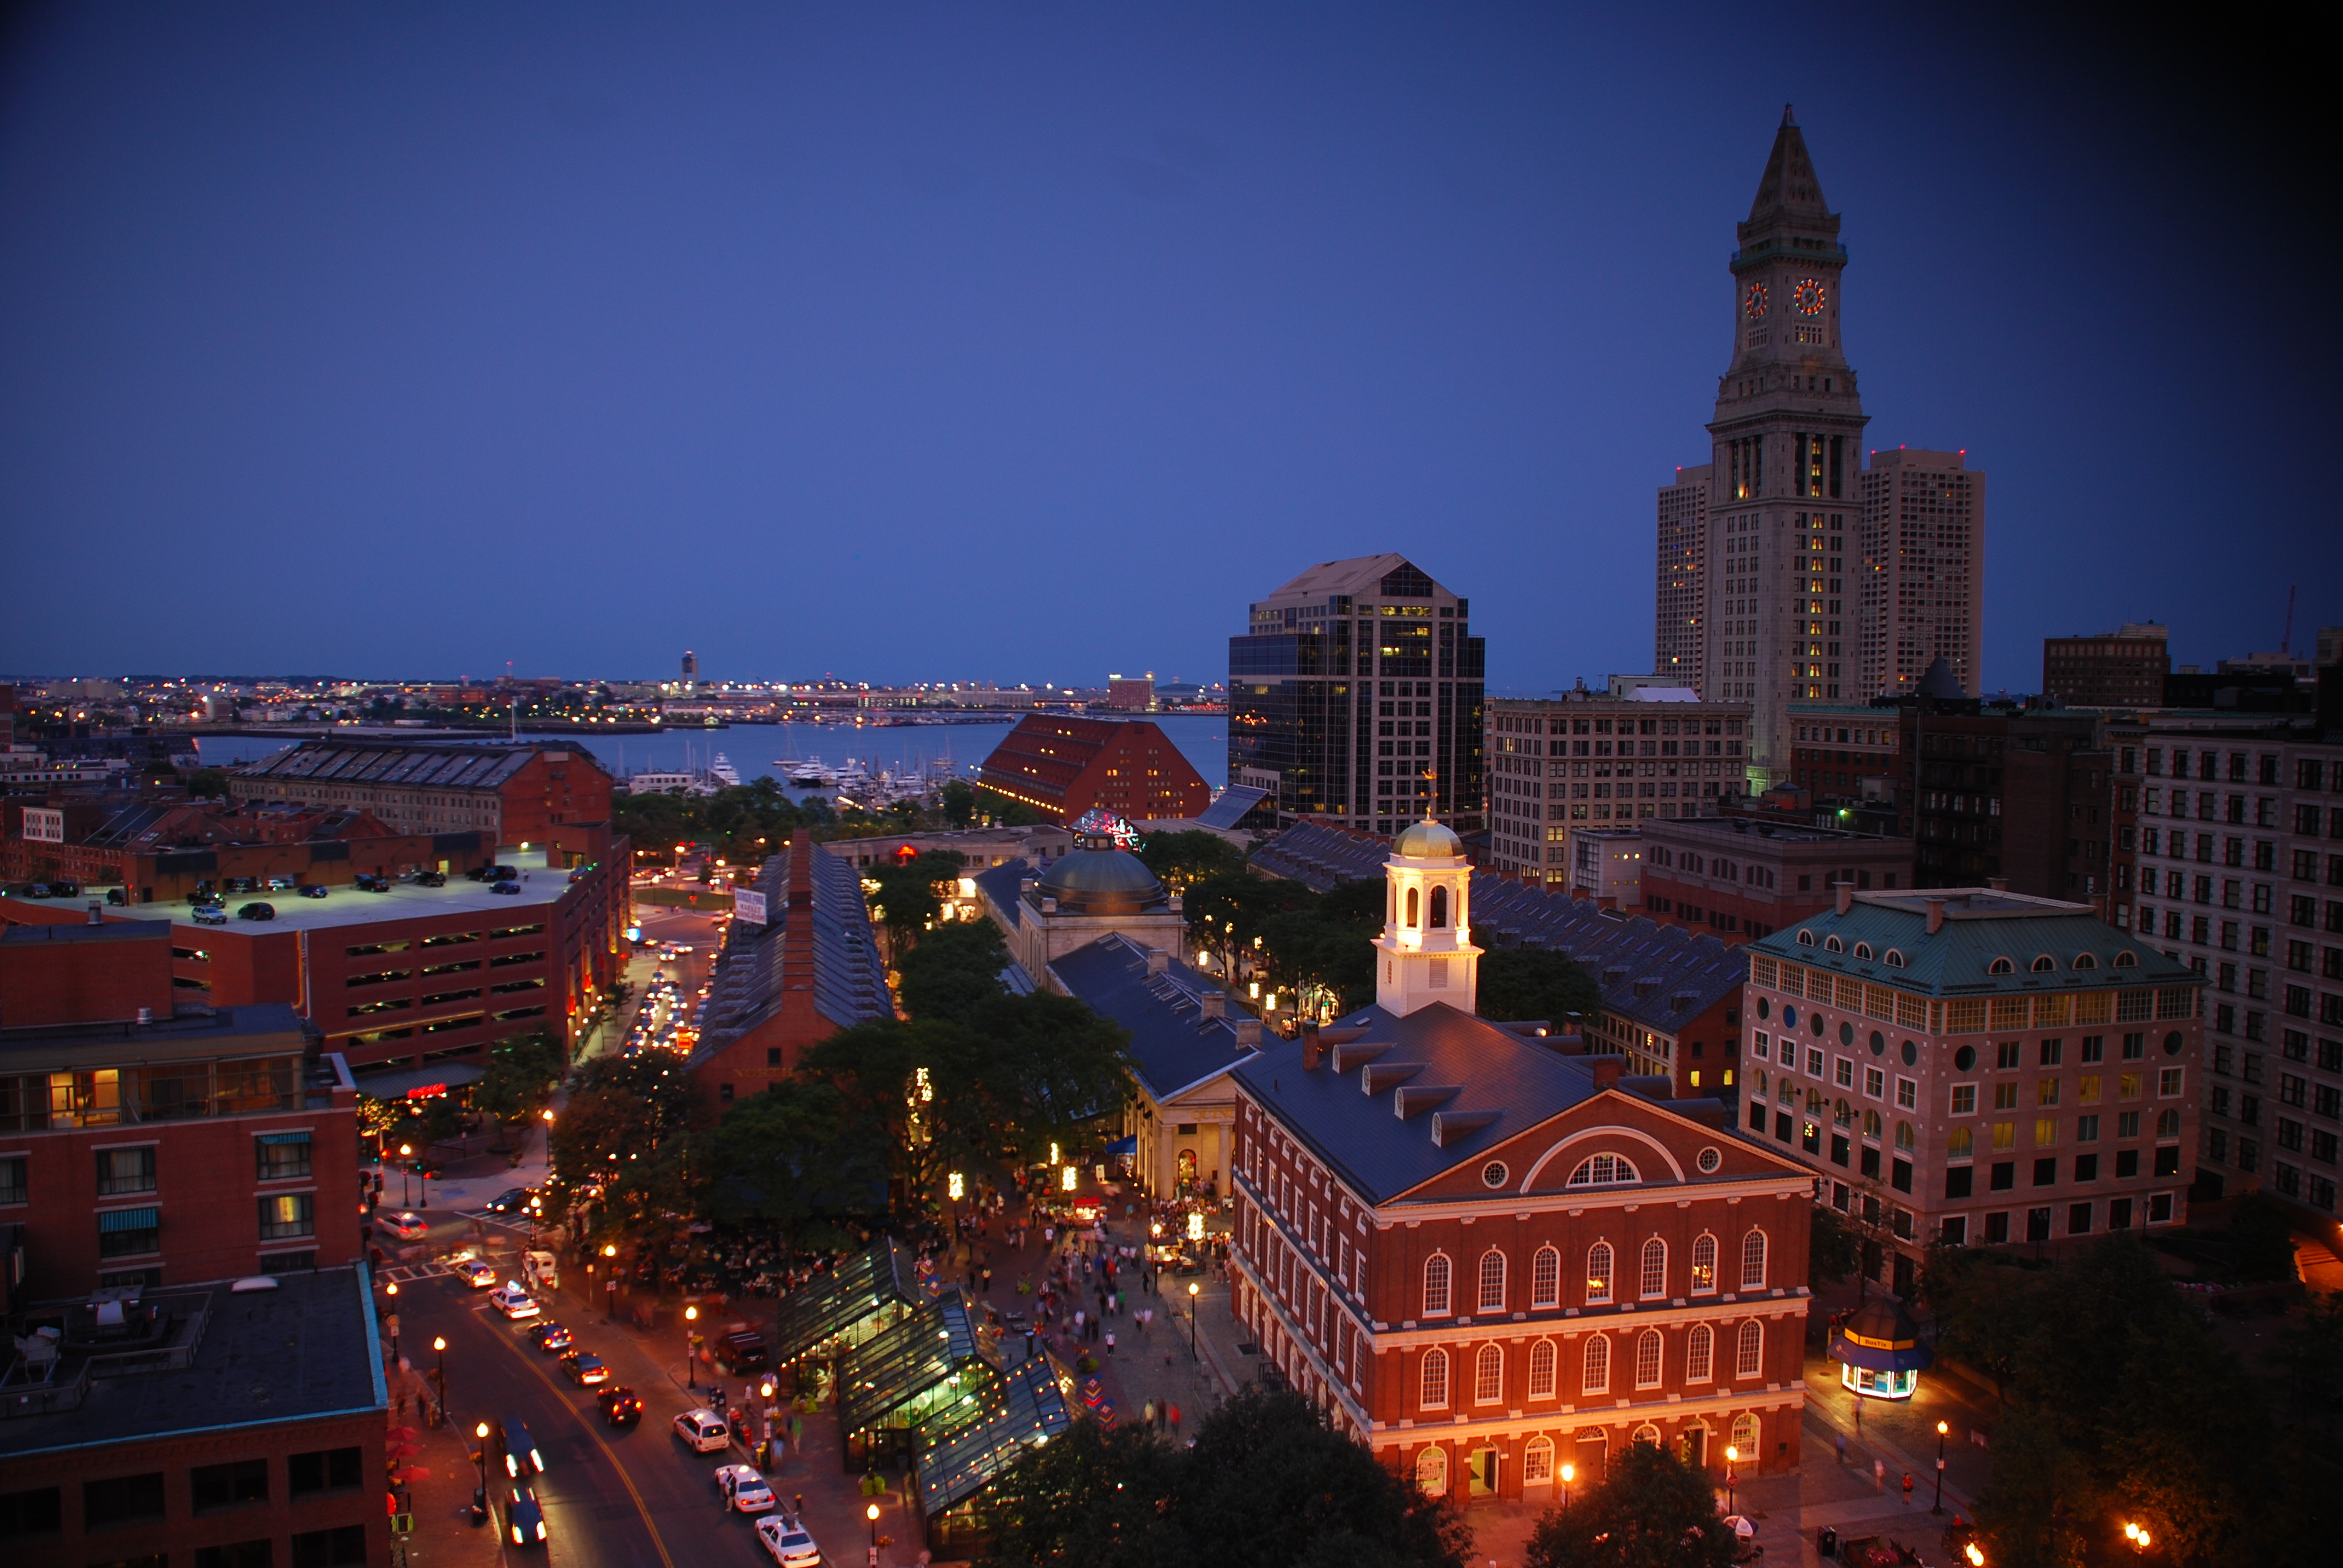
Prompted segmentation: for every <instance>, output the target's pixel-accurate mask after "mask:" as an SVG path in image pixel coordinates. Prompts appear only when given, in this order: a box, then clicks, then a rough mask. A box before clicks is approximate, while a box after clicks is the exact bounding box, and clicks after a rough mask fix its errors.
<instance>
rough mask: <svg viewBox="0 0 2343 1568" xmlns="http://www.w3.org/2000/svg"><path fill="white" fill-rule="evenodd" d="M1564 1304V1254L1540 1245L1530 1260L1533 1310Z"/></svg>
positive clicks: (1531, 1303) (1531, 1304)
mask: <svg viewBox="0 0 2343 1568" xmlns="http://www.w3.org/2000/svg"><path fill="white" fill-rule="evenodd" d="M1560 1305H1562V1254H1561V1253H1560V1252H1558V1251H1555V1250H1554V1248H1552V1247H1540V1248H1539V1249H1538V1250H1537V1256H1536V1257H1535V1258H1533V1259H1532V1260H1530V1306H1531V1308H1532V1309H1533V1310H1536V1309H1541V1308H1547V1307H1558V1306H1560Z"/></svg>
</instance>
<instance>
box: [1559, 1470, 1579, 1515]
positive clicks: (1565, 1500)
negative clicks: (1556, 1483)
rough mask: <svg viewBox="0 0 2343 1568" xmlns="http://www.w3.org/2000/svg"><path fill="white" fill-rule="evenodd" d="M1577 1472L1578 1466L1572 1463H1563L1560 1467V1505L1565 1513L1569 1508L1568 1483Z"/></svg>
mask: <svg viewBox="0 0 2343 1568" xmlns="http://www.w3.org/2000/svg"><path fill="white" fill-rule="evenodd" d="M1577 1474H1578V1466H1576V1465H1574V1464H1565V1465H1564V1466H1563V1467H1562V1506H1563V1509H1564V1512H1565V1513H1567V1512H1568V1511H1569V1508H1570V1483H1571V1482H1572V1480H1573V1479H1574V1478H1575V1477H1576V1476H1577Z"/></svg>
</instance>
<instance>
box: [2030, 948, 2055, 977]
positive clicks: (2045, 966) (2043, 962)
mask: <svg viewBox="0 0 2343 1568" xmlns="http://www.w3.org/2000/svg"><path fill="white" fill-rule="evenodd" d="M2057 967H2058V960H2056V959H2054V958H2052V957H2051V956H2050V955H2049V954H2048V953H2036V955H2035V957H2034V972H2035V973H2036V974H2038V975H2046V974H2048V973H2050V972H2051V971H2052V970H2056V968H2057Z"/></svg>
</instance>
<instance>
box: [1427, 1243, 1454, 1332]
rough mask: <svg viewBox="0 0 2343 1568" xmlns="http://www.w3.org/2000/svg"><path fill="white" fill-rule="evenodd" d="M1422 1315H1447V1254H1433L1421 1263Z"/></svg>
mask: <svg viewBox="0 0 2343 1568" xmlns="http://www.w3.org/2000/svg"><path fill="white" fill-rule="evenodd" d="M1423 1315H1424V1316H1425V1317H1427V1318H1444V1317H1446V1316H1447V1315H1448V1254H1447V1253H1445V1252H1434V1253H1433V1254H1432V1256H1430V1257H1429V1258H1426V1259H1425V1260H1424V1261H1423Z"/></svg>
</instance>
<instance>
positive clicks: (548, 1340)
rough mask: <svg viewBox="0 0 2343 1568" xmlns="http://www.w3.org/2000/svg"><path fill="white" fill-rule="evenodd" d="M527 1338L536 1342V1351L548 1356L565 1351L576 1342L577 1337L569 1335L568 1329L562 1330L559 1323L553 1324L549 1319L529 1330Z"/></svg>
mask: <svg viewBox="0 0 2343 1568" xmlns="http://www.w3.org/2000/svg"><path fill="white" fill-rule="evenodd" d="M528 1337H529V1338H531V1339H533V1340H535V1341H536V1342H537V1348H538V1350H541V1351H544V1352H547V1353H548V1354H554V1353H558V1352H562V1351H566V1350H568V1348H569V1347H570V1346H572V1345H574V1344H576V1343H577V1342H578V1336H577V1335H575V1334H573V1333H571V1332H569V1331H568V1329H565V1328H563V1327H562V1326H561V1325H560V1324H559V1323H557V1322H554V1321H553V1320H552V1319H551V1318H548V1319H546V1320H545V1321H544V1322H540V1323H538V1325H537V1326H536V1327H535V1328H533V1329H531V1330H529V1332H528Z"/></svg>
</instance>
